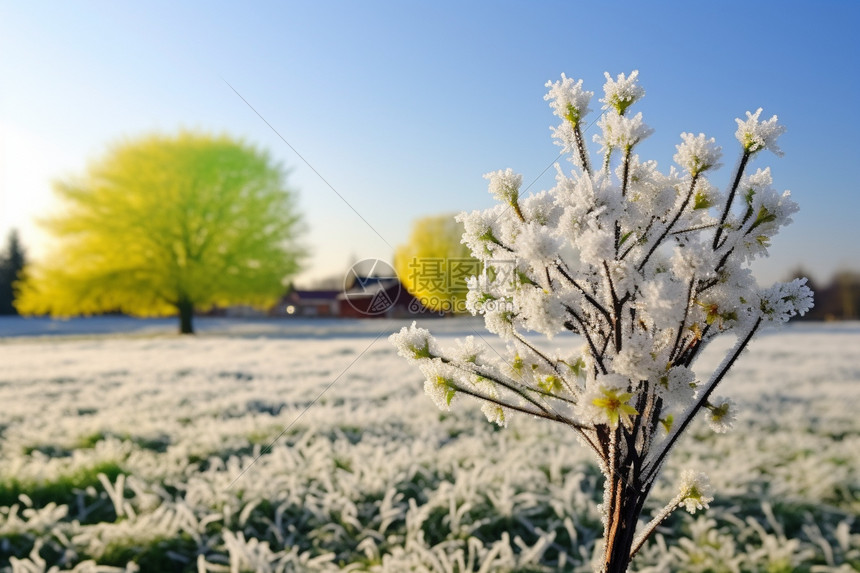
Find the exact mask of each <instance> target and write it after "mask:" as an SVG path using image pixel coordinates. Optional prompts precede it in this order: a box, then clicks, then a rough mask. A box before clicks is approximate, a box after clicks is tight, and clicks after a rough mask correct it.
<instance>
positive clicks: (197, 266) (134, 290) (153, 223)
mask: <svg viewBox="0 0 860 573" xmlns="http://www.w3.org/2000/svg"><path fill="white" fill-rule="evenodd" d="M55 191H56V193H57V195H58V197H59V198H60V199H61V202H62V203H61V204H62V208H61V209H60V210H58V214H57V215H55V216H53V217H51V218H49V219H47V220H45V221H44V225H45V226H46V227H47V229H48V230H49V231H50V232H51V233H52V234H53V235H54V237H55V238H56V239H57V241H56V248H55V249H54V250H53V251H52V252H50V254H49V255H48V256H47V257H46V258H45V259H44V260H42V261H41V262H40V263H39V264H37V265H34V266H32V267H29V268H28V269H27V270H28V272H27V278H26V279H25V280H24V281H22V282H21V283H20V284H19V285H18V287H19V296H18V300H17V302H16V306H17V307H18V310H19V311H20V312H22V313H25V314H52V315H55V316H70V315H76V314H92V313H98V312H104V311H122V312H126V313H129V314H133V315H140V316H152V315H165V314H173V313H175V312H176V310H177V308H178V307H179V306H180V305H189V304H190V305H192V306H193V307H194V308H198V309H199V308H207V307H210V306H212V305H215V304H218V305H226V304H234V303H247V304H256V305H265V304H268V303H269V302H271V301H272V300H273V299H274V298H276V297H277V296H278V295H279V294H280V293H281V292H282V291H283V288H284V280H285V278H286V277H288V276H289V275H291V274H293V273H295V271H296V270H297V259H298V258H299V257H300V255H301V250H300V249H299V248H298V246H297V245H296V243H295V236H296V233H297V231H298V230H299V226H300V223H299V217H298V215H297V214H296V211H295V207H294V201H293V195H292V194H291V192H290V191H288V190H287V188H286V187H285V174H284V172H283V170H282V169H281V167H280V166H279V165H277V164H276V163H274V162H273V161H272V160H271V159H270V158H269V156H268V155H267V154H266V153H264V152H262V151H260V150H257V149H255V148H254V147H251V146H249V145H247V144H245V143H243V142H240V141H237V140H234V139H231V138H229V137H227V136H212V135H206V134H199V133H191V132H182V133H180V134H178V135H176V136H165V135H151V136H147V137H143V138H140V139H135V140H129V141H123V142H121V143H119V144H117V145H115V146H114V147H112V148H111V149H110V150H109V151H108V153H107V154H106V155H105V156H104V157H102V158H101V159H99V160H98V161H96V162H94V163H92V164H91V165H90V166H89V168H88V169H87V170H86V172H85V173H84V175H83V176H81V177H80V178H76V179H70V180H65V181H61V182H58V183H56V184H55Z"/></svg>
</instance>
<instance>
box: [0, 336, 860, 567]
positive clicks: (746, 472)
mask: <svg viewBox="0 0 860 573" xmlns="http://www.w3.org/2000/svg"><path fill="white" fill-rule="evenodd" d="M12 324H13V323H11V322H10V323H5V325H6V326H7V327H8V326H9V325H12ZM16 324H19V325H20V324H24V323H16ZM27 324H29V325H33V324H36V325H38V324H39V323H27ZM154 324H160V323H154ZM165 324H166V323H165ZM272 324H274V323H257V324H253V323H251V324H246V325H244V326H242V327H241V328H239V327H236V328H226V327H223V324H220V323H219V324H216V325H215V326H212V327H211V328H207V327H205V325H204V328H203V334H201V335H199V336H197V337H193V338H190V337H189V338H180V337H177V336H173V335H171V334H167V333H166V332H165V331H164V328H166V326H162V327H161V330H158V329H156V330H154V331H148V330H138V331H137V332H136V333H133V334H127V333H126V334H123V335H113V336H107V335H104V334H92V333H89V334H88V333H83V334H77V335H74V336H62V337H33V336H32V334H38V333H39V332H42V331H40V330H39V329H38V328H37V329H36V330H27V328H29V327H27V328H24V329H23V330H21V329H19V330H17V331H16V330H15V329H14V328H12V329H11V330H9V329H7V330H5V334H3V333H0V336H7V338H3V339H0V353H2V356H3V358H2V364H3V367H2V371H0V404H2V408H0V438H2V441H0V445H1V446H2V465H0V570H2V571H13V572H15V573H18V572H20V573H24V572H28V573H29V572H42V571H58V570H74V571H93V572H94V571H145V572H149V571H152V572H160V571H200V572H203V571H231V572H240V571H241V572H244V571H260V572H268V571H296V572H300V571H385V572H392V573H398V572H405V571H433V572H458V573H463V572H467V571H481V572H495V571H519V572H526V571H529V572H533V571H590V570H591V560H592V557H593V556H594V555H595V541H596V539H599V537H600V532H601V526H600V517H599V514H598V512H597V510H596V507H595V506H596V504H597V503H598V502H599V501H600V500H601V479H600V472H599V471H598V470H597V468H596V467H595V466H594V465H593V464H592V463H591V461H590V459H589V457H588V455H587V452H586V450H585V449H584V448H582V447H581V446H579V444H577V443H576V441H575V439H574V437H573V435H572V433H570V432H566V431H565V430H564V428H562V427H554V425H552V424H547V423H544V422H542V421H539V420H532V419H528V418H526V417H523V416H519V417H514V418H512V419H511V421H510V425H509V427H508V428H507V429H505V430H498V429H497V428H495V427H494V426H492V425H491V424H489V423H488V422H486V420H485V418H484V416H483V415H482V414H481V413H480V411H479V409H478V407H477V406H474V407H473V406H471V405H470V404H469V403H467V402H465V401H464V402H461V403H460V404H459V405H458V407H456V408H455V409H454V410H453V411H452V412H451V413H442V412H440V411H439V410H437V409H436V408H435V406H434V405H433V404H432V403H431V401H430V400H429V399H428V398H427V397H425V396H424V394H423V391H422V380H421V379H420V373H418V372H417V371H416V370H414V369H413V368H412V367H411V366H409V365H408V364H407V363H406V362H405V361H404V360H402V359H400V358H398V357H397V356H396V355H395V351H394V349H393V348H392V347H391V346H390V345H389V344H388V342H387V340H386V335H387V333H389V332H391V331H392V330H393V329H395V328H399V326H400V325H401V324H402V322H401V321H398V322H394V321H366V322H362V323H307V322H306V323H283V322H282V323H277V326H272ZM290 324H294V325H295V326H289V325H290ZM219 325H220V326H219ZM0 326H3V325H0ZM169 327H170V328H172V327H173V325H172V323H170V325H169ZM219 328H220V330H219ZM432 328H433V330H434V332H436V333H439V334H442V336H441V338H443V339H448V340H443V342H447V341H450V339H452V338H454V337H456V336H465V335H469V334H474V332H473V328H474V329H475V330H477V332H479V333H482V332H483V328H482V326H481V324H480V322H472V321H465V322H463V321H448V320H445V321H434V324H433V325H432ZM67 330H68V329H67ZM96 330H98V329H96ZM105 330H110V329H109V328H106V329H105ZM10 332H11V333H17V334H19V335H20V334H25V335H30V336H14V337H9V333H10ZM45 332H47V331H45ZM380 332H383V334H382V335H381V336H379V337H378V338H377V336H378V335H379V334H380ZM69 333H70V334H74V332H73V329H71V330H69ZM446 333H447V334H446ZM487 340H492V339H490V338H487ZM731 342H732V340H731V339H729V340H724V341H717V342H716V343H715V344H714V346H715V348H712V349H711V351H710V352H708V353H706V354H705V355H704V356H703V357H702V358H701V359H700V362H699V364H698V366H700V367H705V368H712V367H713V366H714V365H715V364H714V363H715V361H717V360H719V354H718V353H717V352H714V350H717V348H716V346H719V348H720V349H724V348H726V347H728V345H730V343H731ZM554 344H555V345H556V346H562V345H577V346H578V345H579V342H578V341H577V340H576V339H574V338H564V337H562V338H557V339H556V340H555V342H554ZM858 382H860V325H858V324H857V323H853V324H839V325H806V324H803V325H791V326H789V327H788V328H786V329H785V330H783V331H780V332H779V333H775V334H769V335H765V336H762V337H761V338H760V339H758V340H757V341H756V342H754V343H753V345H752V348H751V351H750V352H749V353H748V354H746V355H745V356H744V357H743V358H742V359H741V360H740V362H739V363H738V365H737V366H736V367H735V368H734V370H732V372H731V374H730V375H729V377H728V378H727V379H726V381H725V383H724V387H723V392H722V393H723V394H726V395H729V396H732V397H733V398H735V399H736V400H737V401H738V402H739V403H740V404H741V405H742V414H741V418H740V420H739V422H738V424H737V426H736V428H735V430H734V431H733V432H731V433H729V434H727V435H715V434H713V433H712V432H711V431H710V430H709V429H708V428H707V426H706V425H705V424H704V423H699V424H698V425H697V426H696V428H695V430H694V431H693V432H691V434H690V435H689V436H687V438H686V439H685V440H683V441H682V443H681V445H680V446H679V447H678V448H677V451H675V452H674V456H673V457H672V458H670V459H671V461H670V463H669V465H668V467H667V469H666V471H665V473H664V479H663V480H662V481H661V486H660V488H658V490H657V491H655V492H654V494H653V495H652V501H653V503H654V507H653V508H652V509H657V506H658V505H659V504H661V503H664V502H665V501H667V500H668V499H670V498H671V497H672V496H673V495H674V487H675V485H674V483H673V479H674V478H675V476H676V475H677V474H678V473H679V472H680V471H681V470H682V469H683V468H685V467H694V468H697V469H700V470H702V471H705V472H707V473H708V474H709V475H710V477H711V481H712V483H713V484H714V487H715V491H716V500H715V501H714V502H713V503H712V504H711V509H710V510H708V511H706V512H704V513H702V514H700V513H697V514H696V515H695V516H690V515H688V514H686V513H684V514H683V515H682V514H680V513H679V514H675V515H673V516H672V518H670V520H669V521H668V522H666V524H665V525H664V526H663V527H662V528H661V530H660V533H659V535H657V536H656V538H655V539H653V540H652V541H650V542H649V543H648V545H647V546H646V547H645V548H644V550H643V552H642V554H640V556H639V557H638V558H637V561H636V562H634V568H635V570H637V571H652V572H656V571H700V572H705V571H708V572H721V571H727V572H728V571H735V572H738V571H766V572H769V573H777V572H789V571H821V572H825V571H833V572H837V571H838V572H840V573H843V572H848V571H858V570H860V415H858V410H860V387H858ZM329 385H331V386H330V387H329ZM326 388H328V390H327V391H325V392H324V393H323V394H322V396H321V397H320V398H319V400H318V401H316V403H314V400H315V399H316V398H317V397H318V396H319V395H320V393H321V392H323V391H324V390H326ZM309 406H310V407H309ZM276 438H277V439H276ZM272 442H274V444H273V445H272V447H271V449H270V450H268V449H267V446H268V445H269V444H270V443H272ZM261 454H262V455H261ZM648 513H649V511H648V510H646V515H647V514H648ZM682 513H683V512H682Z"/></svg>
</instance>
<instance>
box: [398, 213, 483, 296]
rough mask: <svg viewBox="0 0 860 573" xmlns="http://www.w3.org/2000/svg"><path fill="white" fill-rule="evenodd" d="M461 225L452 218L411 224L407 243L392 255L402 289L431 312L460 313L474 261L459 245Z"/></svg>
mask: <svg viewBox="0 0 860 573" xmlns="http://www.w3.org/2000/svg"><path fill="white" fill-rule="evenodd" d="M462 236H463V224H462V223H458V222H457V221H455V220H454V216H453V215H438V216H431V217H424V218H422V219H419V220H417V221H415V223H414V224H413V226H412V234H411V235H410V237H409V242H408V243H407V244H405V245H401V246H400V247H398V248H397V250H396V251H395V253H394V269H395V271H397V275H398V277H399V278H400V280H401V282H403V284H404V286H405V287H406V289H407V290H408V291H409V292H410V293H412V295H413V296H415V297H416V298H418V299H419V300H421V301H422V302H423V303H424V305H425V306H427V307H428V308H430V309H432V310H445V311H453V312H464V311H465V310H466V307H465V301H466V292H467V290H468V289H467V288H466V278H467V277H468V276H470V275H476V274H478V269H479V267H478V261H477V260H476V259H474V258H473V257H472V256H471V253H470V252H469V248H468V247H467V246H466V245H464V244H462V243H460V238H461V237H462Z"/></svg>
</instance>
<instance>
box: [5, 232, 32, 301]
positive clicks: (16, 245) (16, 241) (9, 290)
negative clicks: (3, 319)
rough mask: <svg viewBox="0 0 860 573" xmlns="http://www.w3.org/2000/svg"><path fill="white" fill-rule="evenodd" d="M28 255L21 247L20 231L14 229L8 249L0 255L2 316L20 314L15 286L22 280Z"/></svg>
mask: <svg viewBox="0 0 860 573" xmlns="http://www.w3.org/2000/svg"><path fill="white" fill-rule="evenodd" d="M25 263H26V255H25V253H24V249H23V248H22V247H21V240H20V238H19V237H18V231H16V230H15V229H12V231H11V232H10V233H9V237H8V239H6V248H5V249H4V251H3V252H2V253H0V314H18V311H17V310H16V309H15V306H14V304H13V303H14V301H15V289H14V284H15V281H17V280H18V279H19V278H21V276H20V275H21V270H22V269H23V268H24V264H25Z"/></svg>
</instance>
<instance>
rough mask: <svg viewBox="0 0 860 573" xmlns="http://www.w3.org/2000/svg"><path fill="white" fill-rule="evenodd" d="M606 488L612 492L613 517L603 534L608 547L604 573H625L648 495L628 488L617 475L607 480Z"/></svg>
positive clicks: (609, 498)
mask: <svg viewBox="0 0 860 573" xmlns="http://www.w3.org/2000/svg"><path fill="white" fill-rule="evenodd" d="M606 487H607V488H609V492H608V496H607V499H608V500H610V503H609V508H608V511H609V517H608V520H607V522H606V528H605V529H604V532H603V540H604V543H605V544H606V545H605V546H604V550H603V568H602V569H601V570H600V571H601V573H625V572H626V571H627V567H628V566H629V565H630V550H631V549H632V547H633V539H634V537H635V535H636V525H637V523H638V522H639V514H640V513H641V512H642V504H643V503H644V501H645V496H646V495H647V493H646V492H643V491H641V488H638V487H635V486H631V485H628V484H626V483H625V482H624V481H623V480H622V479H620V477H619V476H617V475H615V476H612V477H610V478H609V479H608V480H607V482H606Z"/></svg>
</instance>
